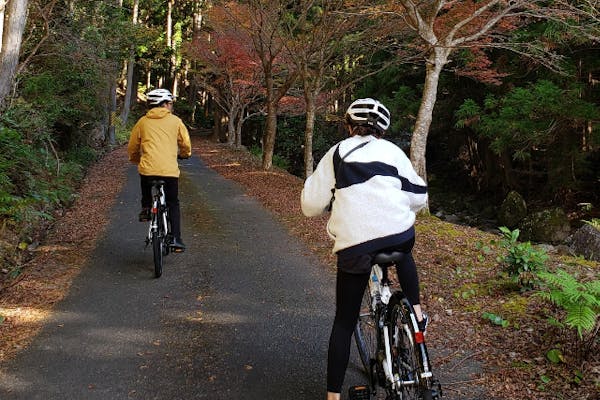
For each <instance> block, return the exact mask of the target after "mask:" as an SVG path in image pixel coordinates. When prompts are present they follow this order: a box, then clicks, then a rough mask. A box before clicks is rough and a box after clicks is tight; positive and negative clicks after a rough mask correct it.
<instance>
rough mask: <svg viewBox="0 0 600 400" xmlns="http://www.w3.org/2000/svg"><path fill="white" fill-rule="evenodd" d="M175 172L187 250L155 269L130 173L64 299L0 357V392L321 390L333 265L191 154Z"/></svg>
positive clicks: (174, 394)
mask: <svg viewBox="0 0 600 400" xmlns="http://www.w3.org/2000/svg"><path fill="white" fill-rule="evenodd" d="M181 167H182V176H181V179H180V200H181V203H182V215H183V221H182V226H183V239H184V241H185V243H186V244H187V251H186V252H185V253H183V254H170V255H169V256H168V257H167V258H166V262H165V268H164V272H163V276H162V277H161V278H159V279H154V278H153V264H152V249H151V248H150V247H149V248H145V246H144V242H143V240H144V236H145V233H146V232H145V231H146V224H142V223H139V222H137V220H136V218H137V213H138V211H139V210H138V205H139V193H138V190H139V189H138V187H139V183H138V176H137V172H136V170H135V168H134V167H131V168H129V170H128V180H127V183H126V186H125V187H124V189H123V191H122V192H121V194H120V195H119V198H118V199H117V202H116V205H115V206H114V208H113V210H112V213H111V221H110V225H109V227H108V229H107V230H106V233H105V235H104V237H103V239H101V240H100V241H99V243H98V245H97V248H96V250H95V251H94V253H93V255H92V257H91V259H90V261H89V262H88V264H87V265H86V266H85V267H84V268H83V270H82V272H81V273H80V275H79V276H78V277H77V278H76V280H75V282H74V284H73V286H72V288H71V291H70V292H69V294H68V296H67V297H66V298H65V299H64V300H63V301H62V302H61V303H59V304H58V305H57V307H56V310H55V313H54V315H53V316H52V318H51V319H50V320H49V321H48V322H47V324H46V325H45V327H44V328H43V330H42V332H41V333H40V334H39V335H38V336H37V337H36V338H35V340H34V342H33V343H32V344H31V345H30V346H29V347H28V348H27V349H26V350H24V351H22V352H21V353H19V354H18V356H17V357H16V358H15V359H14V360H12V361H10V362H8V363H6V365H3V366H2V368H1V371H0V400H9V399H15V400H17V399H27V400H33V399H47V400H51V399H61V400H62V399H90V400H92V399H169V400H174V399H186V400H187V399H213V400H218V399H245V400H254V399H256V400H258V399H261V400H265V399H288V400H294V399H324V397H325V390H326V389H325V359H326V353H327V340H328V336H329V330H330V325H331V321H332V318H333V310H334V280H335V277H334V275H333V272H332V271H331V269H330V268H327V267H325V266H323V265H321V264H320V263H319V261H318V260H317V259H316V258H315V257H313V256H312V255H311V254H310V252H309V251H308V249H307V248H305V247H304V246H303V245H302V244H301V243H299V242H298V241H297V240H296V239H294V238H292V237H291V236H290V235H289V234H288V233H287V232H286V230H285V229H284V228H283V227H282V226H281V225H280V224H279V223H277V222H276V221H275V219H274V218H273V216H272V215H271V214H270V213H268V212H267V211H266V210H264V209H263V208H262V207H261V206H260V205H259V204H258V203H257V202H256V201H255V200H253V199H251V198H249V197H247V196H245V195H244V194H243V190H242V189H241V187H239V186H238V185H237V184H235V183H232V182H231V181H227V180H225V179H224V178H222V177H221V176H219V175H218V174H216V173H215V172H213V171H212V170H210V169H208V168H207V167H206V166H204V165H203V164H202V162H201V161H200V160H199V159H198V158H197V157H193V158H191V159H190V160H186V161H183V162H182V163H181ZM353 347H354V346H353ZM353 351H354V350H353ZM359 383H364V378H362V376H361V375H360V373H359V372H358V361H357V359H356V356H355V354H353V359H352V361H351V365H350V367H349V371H348V374H347V378H346V384H359Z"/></svg>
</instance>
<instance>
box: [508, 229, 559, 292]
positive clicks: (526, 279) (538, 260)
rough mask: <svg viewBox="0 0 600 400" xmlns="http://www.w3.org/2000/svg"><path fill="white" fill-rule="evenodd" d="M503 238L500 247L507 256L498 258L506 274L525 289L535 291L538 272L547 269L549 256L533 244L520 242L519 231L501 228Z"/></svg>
mask: <svg viewBox="0 0 600 400" xmlns="http://www.w3.org/2000/svg"><path fill="white" fill-rule="evenodd" d="M499 229H500V231H501V232H502V235H503V238H502V240H501V241H500V246H501V247H502V248H504V249H505V250H506V251H507V254H506V255H504V256H501V257H498V261H500V262H501V263H503V264H504V266H505V270H506V272H508V274H509V276H510V277H512V278H513V280H514V281H515V282H517V283H518V284H520V285H521V287H522V288H524V289H533V288H534V287H535V285H536V283H537V276H536V272H538V271H541V270H544V269H545V267H546V266H545V263H546V261H547V260H548V255H547V254H546V252H545V251H544V250H538V249H535V248H534V247H533V246H532V244H531V242H519V241H518V239H519V233H520V232H519V230H518V229H515V230H513V231H511V230H510V229H508V228H507V227H505V226H503V227H500V228H499Z"/></svg>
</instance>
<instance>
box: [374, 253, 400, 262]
mask: <svg viewBox="0 0 600 400" xmlns="http://www.w3.org/2000/svg"><path fill="white" fill-rule="evenodd" d="M403 257H404V253H402V252H400V251H386V252H382V253H377V254H376V255H375V257H373V260H372V261H371V264H373V265H375V264H394V263H396V262H398V261H400V260H402V258H403Z"/></svg>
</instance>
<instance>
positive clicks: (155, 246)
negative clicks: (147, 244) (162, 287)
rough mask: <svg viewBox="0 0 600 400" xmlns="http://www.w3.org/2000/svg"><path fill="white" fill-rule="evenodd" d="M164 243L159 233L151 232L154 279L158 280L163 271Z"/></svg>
mask: <svg viewBox="0 0 600 400" xmlns="http://www.w3.org/2000/svg"><path fill="white" fill-rule="evenodd" d="M163 247H164V242H163V238H162V237H161V235H160V233H159V232H152V252H153V253H154V277H155V278H160V276H161V275H162V270H163V257H164V253H163V251H164V250H163Z"/></svg>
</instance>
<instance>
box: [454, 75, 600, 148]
mask: <svg viewBox="0 0 600 400" xmlns="http://www.w3.org/2000/svg"><path fill="white" fill-rule="evenodd" d="M580 93H581V90H580V89H579V88H578V87H576V86H573V87H570V88H568V89H563V88H561V87H559V86H558V85H556V84H555V83H553V82H551V81H548V80H540V81H538V82H536V83H532V84H530V85H528V86H525V87H516V88H514V89H512V90H511V91H510V92H509V93H507V94H506V95H505V96H504V97H502V98H497V97H496V96H494V95H492V94H489V95H487V97H486V98H485V101H484V102H483V107H482V106H479V105H478V104H477V103H476V102H475V101H474V100H472V99H467V100H465V101H464V103H463V104H462V105H461V106H460V108H459V109H458V111H457V112H456V114H455V116H456V118H457V120H458V122H457V123H456V127H459V128H463V127H465V126H470V127H471V128H472V129H474V130H475V131H476V132H477V133H478V134H479V135H481V136H482V137H485V138H487V139H489V140H490V141H491V148H492V150H493V151H494V152H496V153H498V154H500V153H502V152H504V151H509V152H511V153H512V154H513V155H514V158H515V159H520V160H524V159H528V158H530V157H531V152H532V149H534V148H537V147H547V146H550V145H552V144H553V143H555V142H556V141H557V140H558V137H559V135H557V130H558V129H561V126H562V125H563V124H564V125H565V126H566V125H568V126H569V129H572V126H573V125H575V126H576V125H581V124H582V123H584V122H585V121H587V120H593V119H597V118H599V117H600V110H598V108H597V107H595V106H594V104H592V103H589V102H586V101H584V100H582V99H581V95H580Z"/></svg>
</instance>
